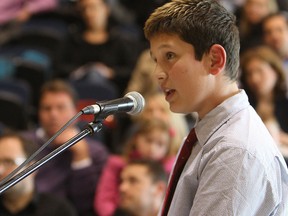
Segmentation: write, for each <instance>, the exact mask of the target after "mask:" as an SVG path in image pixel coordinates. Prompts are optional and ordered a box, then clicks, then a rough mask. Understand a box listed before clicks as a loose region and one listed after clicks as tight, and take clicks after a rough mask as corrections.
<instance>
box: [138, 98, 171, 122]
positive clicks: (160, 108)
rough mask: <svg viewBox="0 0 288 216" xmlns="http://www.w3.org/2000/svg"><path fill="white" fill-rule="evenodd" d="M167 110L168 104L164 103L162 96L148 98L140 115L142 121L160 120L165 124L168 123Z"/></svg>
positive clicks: (168, 113)
mask: <svg viewBox="0 0 288 216" xmlns="http://www.w3.org/2000/svg"><path fill="white" fill-rule="evenodd" d="M170 112H171V111H170V109H169V104H168V103H167V102H166V101H165V96H164V94H163V95H162V94H159V95H155V96H152V97H150V98H149V99H148V100H147V103H146V105H145V108H144V110H143V112H142V114H140V115H141V116H142V117H143V118H144V119H150V118H155V119H160V120H162V121H164V122H166V123H168V124H169V123H170V119H171V116H170V115H171V113H170Z"/></svg>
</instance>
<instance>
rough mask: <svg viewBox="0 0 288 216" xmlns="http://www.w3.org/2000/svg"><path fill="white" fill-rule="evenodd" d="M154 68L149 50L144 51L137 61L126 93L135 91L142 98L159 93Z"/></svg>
mask: <svg viewBox="0 0 288 216" xmlns="http://www.w3.org/2000/svg"><path fill="white" fill-rule="evenodd" d="M155 67H156V64H155V62H154V61H153V59H152V58H151V55H150V50H149V49H146V50H144V51H143V52H142V53H141V55H140V56H139V58H138V60H137V63H136V66H135V68H134V70H133V72H132V76H131V79H130V81H129V83H128V85H127V88H126V92H127V93H128V92H131V91H137V92H139V93H140V94H141V95H142V96H143V97H144V98H146V97H147V96H149V95H151V94H155V93H156V92H159V85H158V82H157V79H156V78H155V77H154V73H153V72H154V70H155Z"/></svg>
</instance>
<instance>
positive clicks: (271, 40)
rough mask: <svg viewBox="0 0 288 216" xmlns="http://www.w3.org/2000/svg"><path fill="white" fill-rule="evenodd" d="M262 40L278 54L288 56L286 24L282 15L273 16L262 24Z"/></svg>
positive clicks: (287, 30)
mask: <svg viewBox="0 0 288 216" xmlns="http://www.w3.org/2000/svg"><path fill="white" fill-rule="evenodd" d="M263 30H264V41H265V43H266V44H268V45H269V46H270V47H272V48H273V49H274V50H275V51H276V52H277V53H278V54H279V55H280V56H282V57H285V58H287V57H288V24H287V22H286V20H285V18H284V17H282V16H274V17H272V18H270V19H269V20H267V21H265V22H264V24H263Z"/></svg>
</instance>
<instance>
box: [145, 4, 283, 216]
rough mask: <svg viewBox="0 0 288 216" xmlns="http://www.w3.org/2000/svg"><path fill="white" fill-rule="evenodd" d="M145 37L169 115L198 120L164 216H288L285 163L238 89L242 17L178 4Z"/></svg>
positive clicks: (154, 18) (154, 17) (164, 10)
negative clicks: (190, 115)
mask: <svg viewBox="0 0 288 216" xmlns="http://www.w3.org/2000/svg"><path fill="white" fill-rule="evenodd" d="M144 32H145V36H146V38H147V39H148V40H149V42H150V50H151V56H152V58H153V59H154V61H155V62H156V70H155V74H156V77H157V79H158V83H159V85H160V88H161V90H162V91H163V92H164V94H165V99H166V101H168V103H169V105H170V109H171V110H172V111H173V112H177V113H193V112H197V114H198V119H197V122H196V125H195V127H194V128H193V129H192V130H191V132H190V133H189V135H188V136H187V139H186V140H185V142H184V143H183V145H182V146H181V149H180V150H179V153H178V156H177V159H176V162H175V165H174V166H173V167H174V168H173V170H172V174H171V177H170V180H169V183H168V189H167V191H166V195H165V198H164V202H163V205H162V207H161V212H159V215H163V216H164V215H165V216H167V215H168V216H175V215H181V216H182V215H183V216H188V215H191V216H192V215H193V216H194V215H287V214H288V169H287V166H286V164H285V160H284V158H283V156H282V154H281V153H280V151H279V149H278V148H277V146H276V144H275V141H274V140H273V138H272V136H271V135H270V133H269V132H268V130H267V128H266V127H265V125H264V124H263V122H262V120H261V118H260V117H259V115H258V114H257V113H256V112H255V110H254V109H253V108H252V106H251V105H250V104H249V100H248V97H247V94H246V93H245V91H244V90H243V89H239V88H238V82H237V81H238V80H237V79H238V69H239V52H240V39H239V31H238V28H237V26H236V18H235V16H234V15H233V14H231V13H229V12H228V11H227V10H226V9H225V8H224V7H223V6H221V5H220V4H219V3H218V2H217V1H215V0H189V1H187V0H172V1H171V2H169V3H167V4H165V5H164V6H162V7H159V8H158V9H156V10H155V11H154V12H153V13H152V14H151V15H150V17H149V18H148V20H147V21H146V23H145V27H144Z"/></svg>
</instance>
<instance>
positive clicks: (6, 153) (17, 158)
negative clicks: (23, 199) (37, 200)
mask: <svg viewBox="0 0 288 216" xmlns="http://www.w3.org/2000/svg"><path fill="white" fill-rule="evenodd" d="M25 159H26V155H25V153H24V150H23V148H22V145H21V142H20V140H18V139H17V138H15V137H5V138H3V139H0V181H1V180H2V179H3V178H5V177H6V176H7V175H8V174H9V173H11V172H12V171H13V170H14V169H16V168H17V167H18V166H19V165H20V164H21V163H23V162H24V161H25ZM33 185H34V180H33V175H29V176H27V177H26V178H24V179H23V180H21V181H20V182H18V183H17V184H16V185H14V186H12V187H11V188H9V189H8V190H7V191H5V193H4V196H5V197H7V196H9V197H10V198H17V197H18V196H20V195H22V194H25V193H27V192H31V191H32V190H33V188H34V186H33Z"/></svg>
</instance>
